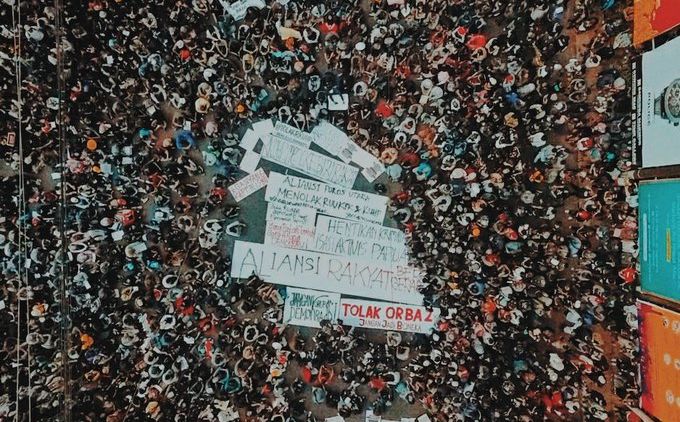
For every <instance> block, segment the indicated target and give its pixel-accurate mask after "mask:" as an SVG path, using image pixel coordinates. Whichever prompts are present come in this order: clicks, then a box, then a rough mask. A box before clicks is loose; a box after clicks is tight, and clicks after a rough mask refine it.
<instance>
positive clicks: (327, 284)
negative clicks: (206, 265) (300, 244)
mask: <svg viewBox="0 0 680 422" xmlns="http://www.w3.org/2000/svg"><path fill="white" fill-rule="evenodd" d="M253 274H256V275H258V276H259V277H261V278H262V279H263V280H264V281H266V282H269V283H276V284H283V285H286V286H292V287H302V288H306V289H318V290H325V291H328V292H334V293H341V294H349V295H354V296H361V297H367V298H371V299H380V300H387V301H393V302H399V303H410V304H420V303H422V301H423V296H422V294H420V292H419V291H418V288H419V287H420V285H421V282H422V278H423V274H422V272H421V271H420V270H418V269H416V268H414V267H411V266H400V265H387V264H382V263H378V262H374V261H370V260H366V259H359V258H348V257H342V256H335V255H329V254H323V253H319V252H313V251H304V250H297V249H289V248H282V247H278V246H270V245H263V244H259V243H251V242H243V241H236V243H235V244H234V251H233V255H232V264H231V276H232V277H235V278H248V277H250V276H251V275H253Z"/></svg>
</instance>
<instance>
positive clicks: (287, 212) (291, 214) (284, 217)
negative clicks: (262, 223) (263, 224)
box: [267, 202, 316, 227]
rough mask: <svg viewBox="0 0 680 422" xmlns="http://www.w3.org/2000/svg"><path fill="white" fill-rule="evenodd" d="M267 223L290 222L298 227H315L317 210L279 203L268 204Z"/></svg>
mask: <svg viewBox="0 0 680 422" xmlns="http://www.w3.org/2000/svg"><path fill="white" fill-rule="evenodd" d="M267 221H278V222H288V223H290V224H293V225H296V226H305V227H314V224H315V223H316V210H314V209H313V208H307V207H302V206H299V205H286V204H279V203H277V202H270V203H269V204H267Z"/></svg>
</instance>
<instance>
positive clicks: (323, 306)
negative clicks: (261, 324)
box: [283, 287, 340, 328]
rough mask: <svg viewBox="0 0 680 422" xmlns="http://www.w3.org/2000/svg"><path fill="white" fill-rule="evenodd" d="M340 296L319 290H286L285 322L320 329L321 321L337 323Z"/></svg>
mask: <svg viewBox="0 0 680 422" xmlns="http://www.w3.org/2000/svg"><path fill="white" fill-rule="evenodd" d="M339 306H340V295H339V294H337V293H328V292H320V291H317V290H309V289H297V288H295V287H288V288H286V304H285V306H284V308H283V322H284V323H286V324H293V325H301V326H303V327H314V328H319V327H320V325H319V321H321V320H329V321H332V322H335V320H336V319H337V318H338V309H339Z"/></svg>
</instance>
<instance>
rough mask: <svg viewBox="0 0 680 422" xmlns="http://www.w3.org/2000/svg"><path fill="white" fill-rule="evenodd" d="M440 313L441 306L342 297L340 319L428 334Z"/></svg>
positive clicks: (379, 327)
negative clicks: (429, 308) (427, 306)
mask: <svg viewBox="0 0 680 422" xmlns="http://www.w3.org/2000/svg"><path fill="white" fill-rule="evenodd" d="M439 314H440V310H439V308H434V309H432V310H431V311H428V310H427V308H425V307H424V306H413V305H402V304H400V303H384V302H372V301H367V300H356V299H345V298H343V299H342V300H341V301H340V314H339V316H338V319H341V320H342V323H343V324H345V325H350V326H352V327H360V328H376V329H380V330H389V331H407V332H411V333H421V334H428V333H429V332H430V330H431V329H432V328H434V325H435V324H436V323H437V321H438V320H439Z"/></svg>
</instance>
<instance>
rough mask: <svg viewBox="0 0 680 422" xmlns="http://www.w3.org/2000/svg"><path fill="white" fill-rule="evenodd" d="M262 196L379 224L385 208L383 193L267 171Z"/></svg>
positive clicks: (325, 212)
mask: <svg viewBox="0 0 680 422" xmlns="http://www.w3.org/2000/svg"><path fill="white" fill-rule="evenodd" d="M265 199H266V200H267V201H268V202H270V203H271V202H276V203H279V204H285V205H296V206H304V207H309V208H313V209H315V210H317V211H319V212H321V213H324V214H329V215H332V216H334V217H341V218H348V219H352V220H360V221H369V222H372V223H377V224H382V222H383V220H384V219H385V212H386V210H387V197H385V196H380V195H375V194H372V193H366V192H362V191H358V190H352V189H346V188H341V187H338V186H333V185H329V184H326V183H322V182H317V181H313V180H309V179H303V178H300V177H295V176H287V175H283V174H280V173H276V172H271V173H270V174H269V184H268V185H267V191H266V193H265Z"/></svg>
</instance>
